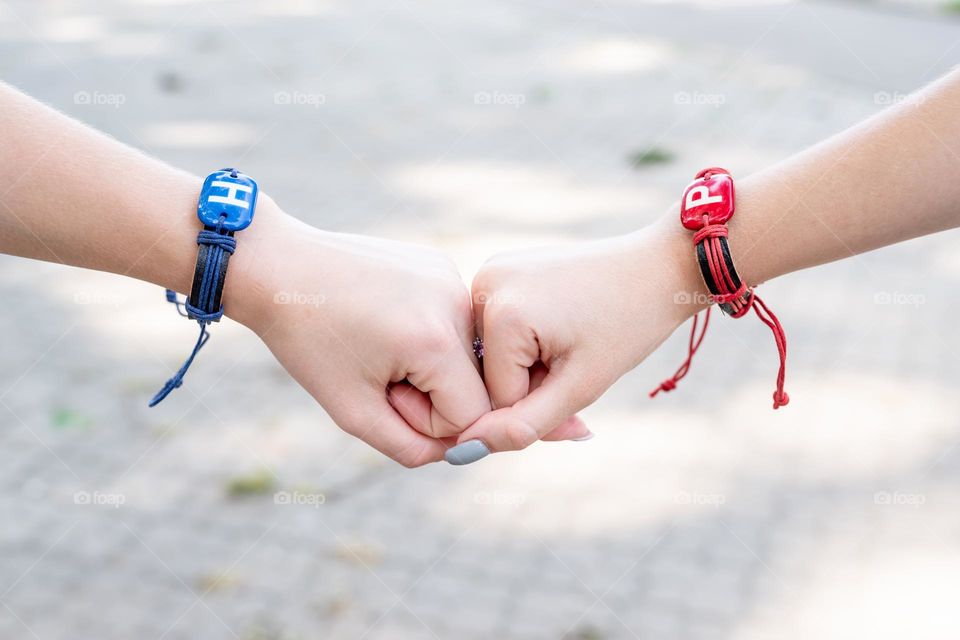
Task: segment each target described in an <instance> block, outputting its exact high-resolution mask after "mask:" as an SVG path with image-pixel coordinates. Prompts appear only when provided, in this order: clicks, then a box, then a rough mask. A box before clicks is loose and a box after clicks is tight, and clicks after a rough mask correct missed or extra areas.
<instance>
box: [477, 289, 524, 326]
mask: <svg viewBox="0 0 960 640" xmlns="http://www.w3.org/2000/svg"><path fill="white" fill-rule="evenodd" d="M511 298H512V296H509V295H506V294H505V293H504V292H500V293H499V294H498V295H495V296H493V297H491V298H489V299H488V300H487V302H486V307H485V309H484V312H483V324H484V328H485V329H486V328H487V327H491V328H498V329H507V330H510V329H518V328H522V326H523V325H524V323H525V318H524V313H523V309H521V308H520V306H518V305H516V304H509V303H507V302H504V301H505V300H508V299H511Z"/></svg>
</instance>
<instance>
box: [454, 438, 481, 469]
mask: <svg viewBox="0 0 960 640" xmlns="http://www.w3.org/2000/svg"><path fill="white" fill-rule="evenodd" d="M488 455H490V449H487V445H485V444H483V442H481V441H480V440H467V441H466V442H461V443H460V444H458V445H457V446H455V447H451V448H449V449H447V453H446V454H444V456H443V457H444V459H445V460H446V461H447V462H449V463H450V464H455V465H461V464H470V463H471V462H476V461H477V460H479V459H480V458H486V457H487V456H488Z"/></svg>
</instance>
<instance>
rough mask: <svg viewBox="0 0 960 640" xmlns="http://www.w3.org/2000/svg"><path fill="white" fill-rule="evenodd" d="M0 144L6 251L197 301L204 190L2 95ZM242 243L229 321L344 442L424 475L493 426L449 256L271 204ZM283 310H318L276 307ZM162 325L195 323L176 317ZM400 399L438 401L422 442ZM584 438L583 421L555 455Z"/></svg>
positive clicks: (465, 302)
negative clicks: (464, 437)
mask: <svg viewBox="0 0 960 640" xmlns="http://www.w3.org/2000/svg"><path fill="white" fill-rule="evenodd" d="M0 139H2V140H3V144H2V145H0V251H2V252H4V253H8V254H12V255H18V256H24V257H29V258H36V259H40V260H47V261H51V262H60V263H63V264H68V265H75V266H80V267H86V268H90V269H97V270H101V271H109V272H112V273H117V274H122V275H125V276H129V277H132V278H137V279H140V280H145V281H147V282H151V283H154V284H157V285H160V286H162V287H166V288H170V289H173V290H175V291H179V292H181V293H189V290H190V286H191V282H192V278H193V271H194V268H195V263H196V252H197V245H196V236H197V233H198V231H199V230H200V229H201V228H202V226H201V224H200V222H199V220H198V219H197V217H196V207H197V196H198V193H199V189H200V182H201V180H200V178H198V177H196V176H191V175H189V174H187V173H184V172H182V171H179V170H176V169H174V168H172V167H170V166H168V165H166V164H164V163H162V162H159V161H157V160H155V159H153V158H150V157H148V156H146V155H144V154H142V153H140V152H138V151H136V150H134V149H131V148H129V147H127V146H125V145H123V144H121V143H119V142H117V141H116V140H113V139H111V138H109V137H108V136H105V135H103V134H101V133H99V132H97V131H94V130H93V129H91V128H89V127H86V126H84V125H82V124H81V123H79V122H77V121H75V120H72V119H70V118H68V117H67V116H65V115H63V114H61V113H58V112H57V111H55V110H53V109H50V108H48V107H46V106H44V105H42V104H40V103H38V102H36V101H35V100H33V99H31V98H29V97H28V96H25V95H23V94H22V93H20V92H18V91H16V90H15V89H13V88H12V87H9V86H5V85H2V84H0ZM219 168H220V167H211V170H215V169H219ZM237 240H238V249H237V252H236V253H235V254H234V256H233V258H232V259H231V261H230V268H229V271H228V275H227V279H226V284H225V289H224V295H223V299H224V309H225V313H226V315H227V316H228V317H230V318H232V319H233V320H236V321H238V322H240V323H241V324H244V325H246V326H247V327H249V328H250V329H252V330H253V331H254V332H256V333H257V335H259V336H260V337H261V338H262V339H263V340H264V342H265V343H266V344H267V346H268V347H269V348H270V349H271V351H272V352H273V353H274V355H275V356H276V357H277V359H278V360H279V361H280V363H281V364H282V365H283V366H284V367H285V368H286V369H287V371H288V372H289V373H290V375H292V376H293V377H294V378H295V379H296V380H297V381H298V382H299V383H300V384H301V385H302V386H303V387H304V388H305V389H307V391H309V392H310V393H311V395H313V396H314V398H316V399H317V401H318V402H319V403H320V404H321V405H322V406H323V407H324V408H325V409H326V410H327V412H328V413H329V414H330V416H331V417H332V418H333V419H334V421H335V422H336V423H337V424H338V425H339V426H340V427H341V428H343V429H344V430H345V431H347V432H348V433H350V434H352V435H354V436H356V437H358V438H360V439H362V440H364V441H365V442H366V443H367V444H369V445H371V446H372V447H374V448H376V449H377V450H379V451H381V452H382V453H384V454H386V455H387V456H389V457H391V458H393V459H394V460H396V461H397V462H399V463H400V464H403V465H404V466H407V467H417V466H421V465H423V464H426V463H429V462H435V461H437V460H440V459H442V458H443V454H444V452H445V451H446V450H447V448H448V447H449V446H450V444H451V443H452V437H453V436H456V434H458V433H460V432H461V431H463V429H464V428H466V427H467V426H469V425H470V424H472V423H473V422H475V421H476V420H477V419H478V418H479V417H480V416H482V415H483V414H485V413H487V412H488V411H490V400H489V397H488V395H487V392H486V389H485V388H484V384H483V379H482V378H481V376H480V373H479V371H478V364H477V361H476V358H475V356H474V354H473V349H472V346H471V344H472V341H473V338H474V330H473V316H472V310H471V304H470V294H469V291H468V290H467V288H466V286H465V285H464V283H463V280H462V279H461V278H460V276H459V274H458V273H457V269H456V267H455V266H454V264H453V262H452V261H450V260H449V259H448V258H447V257H446V256H444V255H442V254H441V253H439V252H437V251H434V250H431V249H429V248H425V247H418V246H414V245H408V244H404V243H400V242H391V241H388V240H380V239H375V238H368V237H362V236H355V235H349V234H338V233H328V232H324V231H321V230H319V229H315V228H313V227H310V226H308V225H306V224H303V223H302V222H299V221H298V220H295V219H294V218H292V217H290V216H288V215H287V214H285V213H284V212H283V211H282V210H281V209H280V207H279V206H277V204H276V203H275V202H274V201H273V200H272V199H271V198H270V197H269V196H268V195H266V194H265V193H263V192H261V195H260V198H259V201H258V205H257V210H256V218H255V222H254V224H253V225H251V226H250V227H249V228H248V229H245V230H244V231H242V232H240V233H239V234H238V236H237ZM284 294H289V295H290V296H292V295H294V294H296V295H299V296H301V297H302V298H303V299H304V300H305V302H306V304H278V303H277V300H278V298H277V296H278V295H281V296H282V295H284ZM157 295H158V301H161V300H162V298H161V297H160V296H161V292H159V291H158V292H157ZM319 300H322V301H323V302H322V304H316V302H317V301H319ZM157 312H158V313H169V314H170V316H169V318H170V322H181V321H182V320H180V319H179V317H178V316H177V315H176V314H175V313H173V311H172V308H170V307H167V306H166V305H160V306H158V308H157ZM214 333H216V331H215V329H214ZM190 346H191V345H189V344H184V356H186V354H187V353H188V352H189V348H190ZM198 357H201V358H202V357H210V356H209V354H207V353H205V352H202V353H201V354H200V356H198ZM170 366H171V372H170V373H172V371H173V370H174V369H175V368H176V367H179V366H180V363H179V362H171V363H170ZM190 375H191V374H190V373H189V372H188V373H187V377H186V379H185V381H184V384H185V385H189V384H190ZM163 382H164V379H158V380H157V385H158V388H159V386H160V385H162V384H163ZM388 388H393V395H394V396H395V397H403V396H404V394H405V393H406V392H408V391H413V390H419V391H420V392H423V393H424V394H426V396H425V397H426V398H427V402H426V415H425V416H422V417H420V416H418V419H417V420H416V421H415V423H413V424H414V426H411V424H410V423H408V422H406V421H405V420H404V419H403V418H402V417H401V416H400V415H399V414H398V413H397V411H396V410H395V409H394V407H393V406H391V404H390V402H389V398H388V393H387V390H388ZM178 393H183V392H176V391H175V392H174V394H173V395H172V396H171V397H170V398H168V399H167V400H165V402H176V397H177V395H178ZM146 400H147V398H145V399H144V401H146ZM414 427H416V428H414ZM585 433H586V427H585V426H584V425H583V423H582V422H580V421H579V420H576V419H573V420H569V421H567V423H566V424H565V425H564V426H563V428H561V429H557V430H554V431H553V433H551V434H549V435H548V436H547V439H565V438H576V437H580V436H583V435H584V434H585Z"/></svg>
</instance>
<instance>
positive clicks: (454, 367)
mask: <svg viewBox="0 0 960 640" xmlns="http://www.w3.org/2000/svg"><path fill="white" fill-rule="evenodd" d="M407 380H409V381H410V384H412V385H413V386H414V387H416V388H417V389H419V390H420V391H423V392H424V393H427V394H428V395H429V396H430V403H431V407H430V420H429V424H423V421H422V420H418V421H417V423H416V424H414V426H415V427H416V428H417V429H418V430H419V431H421V432H422V433H424V434H426V435H428V436H431V437H434V438H442V437H445V436H454V435H457V434H459V433H460V432H461V431H463V430H464V429H466V428H467V427H468V426H470V425H471V424H473V423H474V422H475V421H476V420H477V419H478V418H479V417H480V416H482V415H484V414H485V413H487V412H489V411H490V397H489V396H488V395H487V388H486V387H485V386H484V384H483V378H481V377H480V373H479V372H478V371H477V367H476V364H475V363H474V359H473V355H472V353H470V352H468V351H466V347H465V345H463V344H461V343H460V342H459V341H458V342H456V343H455V344H454V345H453V346H452V347H451V348H450V349H448V350H447V351H446V352H445V353H443V354H442V355H440V356H439V357H438V358H436V359H435V360H434V361H433V362H431V363H428V365H427V366H426V367H425V368H424V369H422V370H417V369H415V370H413V371H409V372H408V373H407Z"/></svg>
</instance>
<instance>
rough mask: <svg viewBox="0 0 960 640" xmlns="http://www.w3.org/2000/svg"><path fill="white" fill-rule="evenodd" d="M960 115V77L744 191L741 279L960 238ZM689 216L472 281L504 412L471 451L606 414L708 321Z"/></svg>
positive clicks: (513, 444)
mask: <svg viewBox="0 0 960 640" xmlns="http://www.w3.org/2000/svg"><path fill="white" fill-rule="evenodd" d="M958 113H960V72H958V71H954V72H953V73H950V74H948V75H947V76H946V77H944V78H942V79H941V80H939V81H938V82H936V83H934V84H933V85H931V86H930V87H928V88H926V89H924V90H923V91H921V92H919V93H918V94H916V95H915V96H912V97H911V99H909V100H908V101H905V102H903V103H901V104H899V105H897V106H895V107H893V108H890V109H888V110H886V111H884V112H883V113H881V114H879V115H877V116H875V117H873V118H870V119H869V120H867V121H866V122H864V123H862V124H860V125H858V126H856V127H853V128H851V129H849V130H848V131H845V132H843V133H840V134H839V135H836V136H834V137H832V138H830V139H829V140H827V141H825V142H823V143H821V144H819V145H817V146H815V147H813V148H810V149H807V150H805V151H802V152H800V153H798V154H796V155H795V156H793V157H791V158H789V159H787V160H785V161H783V162H781V163H779V164H778V165H776V166H774V167H771V168H770V169H767V170H765V171H762V172H760V173H758V174H756V175H753V176H750V177H748V178H745V179H742V180H738V182H737V209H736V215H735V216H734V218H733V220H732V221H731V223H730V225H729V226H730V240H729V242H730V248H731V252H732V254H733V257H734V260H735V261H736V264H737V270H738V271H739V273H740V275H741V276H742V277H743V278H744V279H745V280H746V282H747V283H749V284H751V285H756V284H759V283H761V282H763V281H765V280H769V279H771V278H775V277H777V276H780V275H783V274H786V273H789V272H792V271H796V270H798V269H804V268H807V267H812V266H814V265H819V264H823V263H825V262H830V261H833V260H839V259H841V258H846V257H849V256H851V255H854V254H857V253H860V252H863V251H869V250H870V249H875V248H877V247H882V246H884V245H888V244H892V243H895V242H900V241H903V240H907V239H909V238H914V237H917V236H922V235H925V234H929V233H935V232H937V231H941V230H943V229H948V228H952V227H956V226H960V180H958V179H957V177H956V175H957V170H958V168H960V118H958V117H957V115H958ZM711 164H722V162H717V161H716V160H715V161H714V162H713V163H711ZM700 168H702V167H691V174H692V173H693V172H694V171H695V170H697V169H700ZM727 168H728V169H732V170H733V171H734V174H736V167H727ZM682 186H683V185H678V189H679V188H680V187H682ZM678 212H679V206H677V207H674V209H673V210H672V211H670V212H669V214H668V215H666V216H664V217H663V219H662V220H660V221H659V222H657V223H656V224H654V225H652V226H650V227H647V228H645V229H641V230H639V231H637V232H635V233H633V234H630V235H628V236H623V237H619V238H612V239H609V240H603V241H598V242H589V243H583V244H581V245H575V246H573V247H570V246H564V247H559V248H548V249H540V250H533V251H520V252H513V253H508V254H503V255H499V256H496V257H494V258H493V259H491V260H490V261H489V262H488V263H487V264H486V265H484V267H483V268H482V269H481V270H480V272H479V273H478V275H477V277H476V279H475V280H474V282H473V289H474V300H478V299H483V300H487V301H488V302H487V303H486V304H485V305H478V306H477V308H476V309H475V314H476V315H477V318H478V320H477V322H478V330H479V331H480V332H481V333H482V334H483V338H484V343H485V348H486V355H485V357H484V372H485V377H486V384H487V389H488V391H489V392H490V398H491V400H492V402H493V404H494V407H502V408H499V409H498V410H496V411H493V412H492V413H490V414H488V415H486V416H484V417H483V418H481V419H480V420H479V421H478V422H477V423H476V424H475V425H473V426H472V427H470V428H469V429H467V430H466V431H465V432H464V433H462V434H461V435H460V438H459V442H460V443H464V442H466V441H469V440H478V441H480V442H483V443H484V444H485V446H486V448H487V449H489V450H491V451H506V450H515V449H522V448H524V447H526V446H529V445H530V444H532V443H533V442H534V441H535V440H536V439H537V437H538V435H539V434H541V433H543V432H544V431H545V430H548V429H550V428H551V427H552V425H555V424H557V423H559V422H560V421H562V420H564V419H565V418H567V417H568V416H570V415H571V414H573V413H575V412H576V411H579V410H580V409H582V408H584V407H585V406H587V405H589V404H591V403H592V402H593V401H595V400H596V399H597V398H598V397H599V396H600V395H601V394H602V393H603V392H604V391H605V390H606V389H607V388H608V387H609V386H610V385H611V384H613V383H614V382H615V381H616V380H617V379H618V378H619V377H620V376H621V375H623V374H624V373H625V372H627V371H628V370H630V369H631V368H633V367H634V366H636V365H637V364H638V363H639V362H640V361H642V360H643V359H644V358H646V357H647V356H648V355H649V354H650V353H651V352H652V351H653V350H654V349H655V348H656V347H657V346H659V345H660V344H661V343H662V342H663V340H664V339H666V338H667V336H669V335H670V334H671V333H672V332H673V331H674V330H675V329H676V328H677V327H678V326H679V325H680V324H682V323H683V322H684V321H685V320H686V319H688V318H689V317H690V316H691V315H693V314H694V313H695V312H696V311H698V310H700V309H701V308H702V304H703V302H702V301H703V300H705V299H706V296H705V295H693V296H677V295H676V294H677V293H678V292H686V293H699V294H706V287H705V285H704V282H703V279H702V278H701V276H700V272H699V270H698V267H697V265H696V260H695V259H694V257H693V253H692V246H691V235H690V232H688V231H686V230H684V229H683V228H682V227H681V225H680V223H679V220H678ZM678 300H679V301H681V302H678ZM688 300H690V301H692V302H687V301H688ZM697 301H700V303H699V305H700V306H698V302H697ZM540 363H542V364H543V365H546V367H547V368H548V369H549V373H548V374H547V375H546V377H545V378H543V376H542V374H538V379H537V380H536V382H535V381H534V379H533V377H532V375H531V371H536V370H537V368H538V367H540V366H542V365H541V364H540ZM531 367H534V369H531ZM541 380H542V382H541ZM538 385H539V386H538ZM464 451H467V452H473V453H472V457H473V458H476V457H477V452H478V451H479V452H480V453H483V449H482V448H480V447H478V446H477V444H476V443H471V444H470V445H468V446H467V447H466V448H465V449H464ZM453 454H454V455H458V452H453Z"/></svg>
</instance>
